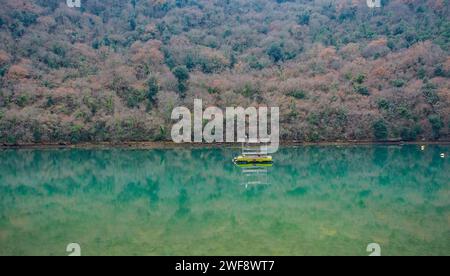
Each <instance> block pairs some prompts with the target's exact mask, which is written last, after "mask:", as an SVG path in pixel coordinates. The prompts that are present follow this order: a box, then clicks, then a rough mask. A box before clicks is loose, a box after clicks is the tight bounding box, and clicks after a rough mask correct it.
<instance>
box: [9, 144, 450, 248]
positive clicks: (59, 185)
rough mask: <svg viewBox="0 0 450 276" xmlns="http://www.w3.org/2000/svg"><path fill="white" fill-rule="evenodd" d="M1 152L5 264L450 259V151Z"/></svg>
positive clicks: (415, 148)
mask: <svg viewBox="0 0 450 276" xmlns="http://www.w3.org/2000/svg"><path fill="white" fill-rule="evenodd" d="M238 153H239V151H238V150H235V149H171V150H123V149H111V150H72V149H70V150H69V149H65V150H3V151H0V255H67V254H68V253H66V251H65V250H66V246H67V244H69V243H71V242H76V243H79V244H80V245H81V249H82V254H83V255H336V254H339V255H368V253H367V252H366V247H367V245H368V244H369V243H372V242H376V243H379V244H380V245H381V248H382V254H383V255H412V254H416V255H450V181H449V180H450V161H449V158H448V157H447V158H441V157H440V154H441V153H445V154H446V155H447V156H448V155H449V154H450V146H427V147H426V149H425V150H424V151H421V149H420V147H419V146H416V145H412V146H401V147H400V146H348V147H333V146H326V147H319V146H311V147H301V148H283V149H282V150H280V151H279V152H278V153H277V154H276V155H274V158H275V160H276V163H275V165H274V166H273V167H272V168H268V169H267V171H264V170H263V169H257V170H249V169H245V170H244V169H242V168H238V167H235V166H234V165H233V164H232V163H231V159H232V157H233V156H234V155H236V154H238Z"/></svg>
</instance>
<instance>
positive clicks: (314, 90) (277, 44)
mask: <svg viewBox="0 0 450 276" xmlns="http://www.w3.org/2000/svg"><path fill="white" fill-rule="evenodd" d="M365 2H366V1H365V0H349V1H346V0H339V1H337V0H336V1H330V0H317V1H309V0H302V1H300V0H299V1H295V0H150V1H148V0H147V1H143V0H85V1H83V0H82V7H81V8H80V9H77V8H69V7H67V5H66V4H65V0H36V1H31V0H0V4H1V5H2V7H3V8H2V10H1V11H0V41H1V43H0V143H5V144H20V143H45V142H68V143H78V142H99V141H108V142H122V141H155V140H168V139H170V129H171V125H172V123H173V122H172V121H171V120H170V114H171V111H172V109H173V107H175V106H180V105H183V106H187V107H190V108H191V110H192V105H193V100H194V99H195V98H201V99H203V102H204V105H205V106H206V105H217V106H220V107H226V106H243V107H245V106H259V105H269V106H279V107H280V110H281V132H282V133H281V136H282V137H281V138H282V139H283V140H285V141H291V140H297V141H309V142H317V141H337V140H372V139H373V140H386V139H402V140H407V141H410V140H421V139H426V140H439V139H445V140H448V139H450V115H449V114H450V81H449V77H450V56H449V51H450V21H449V18H450V4H449V1H448V0H435V1H426V0H389V1H382V2H383V7H382V8H377V9H370V8H368V7H367V5H366V3H365Z"/></svg>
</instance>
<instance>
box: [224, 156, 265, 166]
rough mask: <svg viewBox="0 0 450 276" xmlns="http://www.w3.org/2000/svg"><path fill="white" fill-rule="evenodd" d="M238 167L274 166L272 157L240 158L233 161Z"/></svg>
mask: <svg viewBox="0 0 450 276" xmlns="http://www.w3.org/2000/svg"><path fill="white" fill-rule="evenodd" d="M233 163H234V164H236V165H250V166H252V165H272V164H273V159H272V156H243V155H241V156H238V157H235V158H234V159H233Z"/></svg>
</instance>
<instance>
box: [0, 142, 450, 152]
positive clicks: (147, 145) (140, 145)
mask: <svg viewBox="0 0 450 276" xmlns="http://www.w3.org/2000/svg"><path fill="white" fill-rule="evenodd" d="M370 145H386V146H401V145H450V140H443V141H408V142H405V141H371V140H363V141H334V142H296V141H284V142H280V147H305V146H370ZM240 147H241V143H212V144H209V143H181V144H177V143H174V142H171V141H163V142H121V143H111V142H99V143H79V144H70V143H35V144H18V145H8V144H3V145H0V150H5V149H110V148H111V149H112V148H118V149H126V148H128V149H176V148H240Z"/></svg>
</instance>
